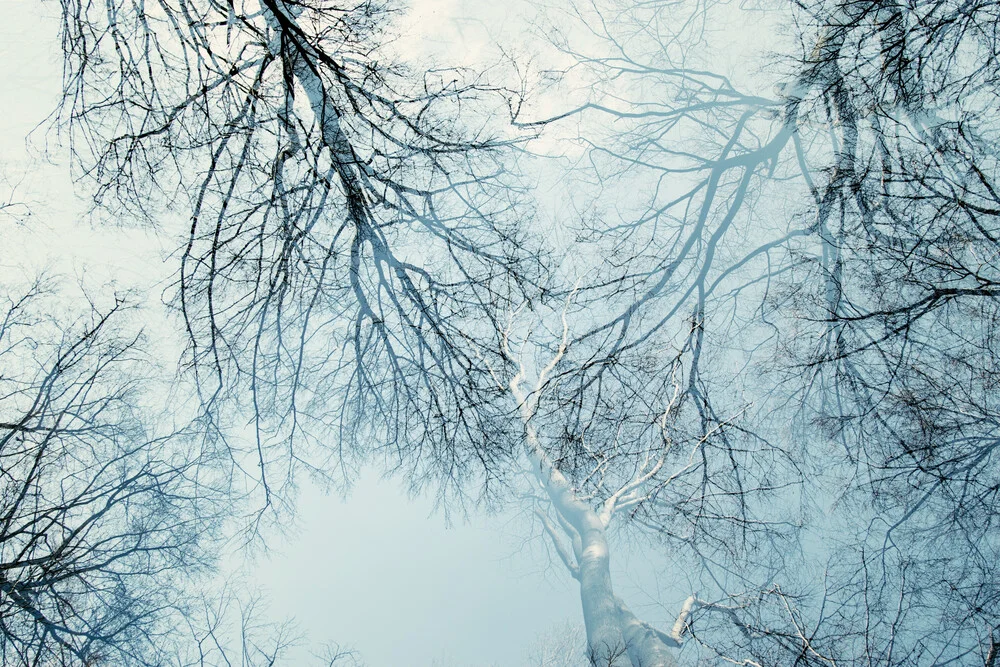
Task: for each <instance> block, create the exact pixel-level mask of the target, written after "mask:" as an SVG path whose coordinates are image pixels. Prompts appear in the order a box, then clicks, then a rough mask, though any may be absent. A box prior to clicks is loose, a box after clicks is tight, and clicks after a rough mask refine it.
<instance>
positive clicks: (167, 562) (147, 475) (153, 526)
mask: <svg viewBox="0 0 1000 667" xmlns="http://www.w3.org/2000/svg"><path fill="white" fill-rule="evenodd" d="M50 287H51V285H49V284H47V283H46V282H44V281H42V282H36V283H34V284H33V285H31V286H30V287H28V288H27V289H26V290H24V291H23V292H21V293H20V294H8V295H5V302H6V303H5V305H4V308H3V312H2V315H0V411H2V415H0V498H2V499H3V501H2V503H0V655H2V661H3V663H4V664H5V665H38V664H46V665H48V664H52V665H98V664H162V661H163V660H165V659H168V656H169V655H170V653H169V647H167V646H164V640H165V638H166V637H168V636H169V635H170V634H171V633H170V630H169V626H168V624H167V621H168V618H170V617H173V616H175V615H176V614H177V613H178V610H180V609H181V608H182V605H183V604H184V603H185V602H186V600H184V598H183V594H184V588H183V586H182V585H181V582H183V581H184V579H185V578H186V577H190V576H193V575H196V574H197V573H198V572H200V571H202V570H204V568H205V567H206V566H207V565H208V563H209V560H208V554H207V552H206V551H205V549H204V548H203V547H204V545H205V542H206V541H207V540H208V536H209V535H210V528H211V522H212V519H211V515H210V510H211V509H212V508H211V489H210V488H208V487H205V488H202V487H201V485H200V483H199V482H198V480H197V477H196V474H197V471H198V466H199V458H198V456H197V452H196V450H194V449H193V447H191V444H192V443H191V441H190V440H188V441H187V442H185V441H184V439H183V438H179V437H177V436H176V434H173V433H169V432H162V433H157V431H156V429H155V426H154V425H153V424H152V423H151V422H150V421H149V420H148V418H147V416H146V415H144V414H143V413H142V407H141V406H142V404H143V402H144V401H145V399H144V398H143V397H142V394H143V388H142V387H141V386H140V384H139V382H138V378H139V377H140V376H139V374H138V373H137V366H138V365H139V364H142V363H144V360H143V355H142V352H141V350H140V348H139V347H138V346H137V343H138V341H139V338H138V337H136V336H135V335H131V336H130V335H129V334H127V333H124V332H125V331H127V330H128V328H127V327H122V325H123V324H124V322H125V321H126V320H125V316H124V315H123V311H124V310H125V306H124V305H123V303H122V302H121V301H116V302H115V303H114V304H113V305H111V306H109V307H108V308H106V309H103V310H102V309H99V308H98V307H96V306H95V307H94V309H93V310H92V311H91V312H90V313H89V314H87V315H85V316H84V317H82V318H79V319H76V320H75V321H67V320H66V319H64V318H63V317H61V316H60V314H57V313H53V312H52V311H54V310H57V308H55V307H54V306H55V303H56V302H57V297H56V294H55V292H53V291H50ZM46 311H49V312H46ZM147 366H148V362H147ZM206 531H208V532H206Z"/></svg>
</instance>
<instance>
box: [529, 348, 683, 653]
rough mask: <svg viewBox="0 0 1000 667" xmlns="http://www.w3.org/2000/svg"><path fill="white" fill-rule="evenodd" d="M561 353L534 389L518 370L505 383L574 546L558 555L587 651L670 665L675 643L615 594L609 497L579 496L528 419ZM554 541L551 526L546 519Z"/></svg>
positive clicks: (532, 458)
mask: <svg viewBox="0 0 1000 667" xmlns="http://www.w3.org/2000/svg"><path fill="white" fill-rule="evenodd" d="M561 352H562V350H560V354H559V355H557V356H556V358H555V359H554V360H553V362H552V363H551V364H550V365H549V367H547V368H546V369H545V370H544V371H543V372H542V373H541V375H540V377H539V381H538V384H537V386H536V388H535V392H533V393H532V394H530V395H528V394H525V392H524V391H523V390H522V389H521V384H520V383H521V381H522V380H523V368H522V373H521V374H519V375H518V376H517V377H515V378H514V380H513V381H512V382H511V384H510V389H511V392H512V394H513V395H514V397H515V398H516V399H517V401H518V404H519V406H520V409H521V417H522V419H523V420H524V427H525V439H524V443H525V453H526V454H527V456H528V460H529V462H530V465H531V469H532V473H533V474H534V476H535V478H536V479H537V480H538V482H539V485H540V486H541V487H542V488H543V489H544V491H545V494H546V495H547V496H548V499H549V501H550V502H551V503H552V507H553V509H554V510H555V512H556V515H557V516H558V518H559V522H560V524H561V525H562V528H563V532H564V533H565V534H566V535H567V536H568V537H569V538H570V541H571V542H572V544H573V549H572V551H573V553H572V556H571V555H570V554H569V553H568V551H567V550H565V549H564V548H561V547H559V546H558V545H557V548H558V549H559V551H560V557H561V558H562V559H563V562H564V563H565V565H566V567H567V568H569V570H570V572H571V573H572V575H573V577H575V578H576V579H577V580H578V581H579V582H580V603H581V606H582V607H583V620H584V625H585V627H586V630H587V653H588V657H589V659H590V661H591V663H592V664H593V665H594V666H595V667H628V666H630V665H631V667H675V665H676V662H675V661H674V659H673V656H672V655H671V653H670V651H669V649H668V646H677V645H678V642H676V641H674V640H673V639H672V638H671V637H670V636H668V635H665V634H664V633H661V632H659V631H657V630H655V629H654V628H653V627H652V626H650V625H649V624H647V623H644V622H642V621H640V620H639V619H637V618H636V617H635V615H634V614H632V612H631V611H629V609H628V607H626V606H625V603H624V602H622V600H621V599H620V598H618V597H617V596H616V595H615V591H614V586H613V585H612V582H611V549H610V546H609V544H608V537H607V527H608V523H609V522H610V519H611V516H612V514H613V512H614V500H613V499H610V500H609V501H608V502H606V503H605V504H604V506H603V507H602V508H601V510H600V511H598V510H595V509H594V508H593V507H591V505H590V504H589V502H587V501H586V500H584V499H581V498H580V496H579V495H578V494H577V492H576V490H575V489H574V488H573V486H572V484H571V483H570V480H569V479H568V478H567V477H566V476H565V475H564V474H563V472H562V471H561V470H560V469H559V467H558V466H557V465H556V464H555V463H554V462H553V461H552V459H551V458H549V456H548V454H547V453H546V452H545V449H544V448H543V447H542V444H541V442H540V441H539V438H538V433H537V432H536V430H535V426H534V424H533V423H532V418H533V417H534V414H535V410H536V408H537V398H538V391H539V390H540V389H541V387H542V383H543V382H544V379H545V375H546V373H547V372H548V371H549V370H551V368H552V367H553V366H554V365H555V363H556V362H558V360H559V356H561ZM547 530H548V531H549V532H550V535H551V536H552V538H553V539H554V540H555V539H557V538H556V535H555V530H554V527H553V526H551V525H550V524H549V523H548V522H547Z"/></svg>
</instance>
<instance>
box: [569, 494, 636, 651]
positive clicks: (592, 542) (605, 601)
mask: <svg viewBox="0 0 1000 667" xmlns="http://www.w3.org/2000/svg"><path fill="white" fill-rule="evenodd" d="M587 515H589V516H587ZM578 523H579V524H580V525H578V526H574V527H575V528H576V529H577V531H578V532H579V534H580V554H579V557H578V566H579V579H580V603H581V605H582V606H583V622H584V625H585V627H586V629H587V653H588V656H589V657H590V659H591V661H592V662H593V664H595V665H600V666H601V667H604V666H605V665H628V664H629V663H630V660H629V659H628V657H626V656H627V653H626V649H627V647H626V642H625V636H624V634H623V633H622V626H621V614H620V613H619V610H618V599H617V598H616V597H615V592H614V588H613V586H612V584H611V551H610V548H609V547H608V540H607V535H606V534H605V530H604V526H603V525H601V521H600V518H599V517H598V516H597V515H596V514H595V513H594V512H592V511H591V512H586V513H585V515H584V516H582V517H580V518H579V521H578Z"/></svg>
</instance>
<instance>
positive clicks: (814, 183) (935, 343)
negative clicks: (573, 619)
mask: <svg viewBox="0 0 1000 667" xmlns="http://www.w3.org/2000/svg"><path fill="white" fill-rule="evenodd" d="M766 9H767V10H768V11H770V12H780V13H784V15H785V16H786V17H787V23H788V24H792V25H796V26H797V29H796V30H797V31H796V32H795V33H794V37H795V38H796V39H797V40H798V41H799V47H800V49H801V54H800V55H799V56H795V55H793V54H792V53H783V54H779V55H778V56H772V61H775V62H777V63H778V64H777V65H776V66H775V67H774V69H775V71H778V72H782V74H780V75H779V76H778V77H774V76H770V77H761V76H758V77H756V80H755V79H754V78H753V77H746V76H744V77H743V78H744V81H743V83H742V84H741V85H737V84H736V83H734V82H733V80H732V79H731V78H730V77H727V76H723V75H722V74H716V73H714V71H713V66H712V62H711V60H712V58H713V57H714V54H716V53H718V52H719V51H718V50H713V48H711V45H710V42H711V39H712V35H711V30H709V29H708V26H711V25H712V24H713V22H719V23H721V22H722V21H724V20H727V19H728V20H732V16H731V15H730V16H727V12H728V11H729V10H728V9H727V8H725V7H722V6H719V5H715V6H713V5H707V6H706V5H701V4H699V5H697V6H695V5H694V4H692V5H690V6H684V5H674V4H668V3H656V2H653V3H609V5H601V6H598V5H596V3H595V4H594V5H591V6H590V7H589V8H587V7H586V6H584V7H583V8H580V9H578V10H577V11H576V13H577V14H578V16H580V17H582V18H584V20H585V25H587V26H588V27H589V30H590V32H591V36H592V37H593V36H596V37H598V38H599V40H600V43H601V46H600V47H599V48H592V49H590V50H587V51H584V50H581V49H575V48H571V46H570V44H571V42H569V41H565V40H562V39H561V38H559V37H558V36H557V44H559V45H560V46H562V48H563V49H564V50H566V51H568V52H571V53H572V55H573V56H574V57H575V58H576V60H577V62H578V63H579V64H578V65H577V69H580V68H585V69H588V70H589V71H590V72H592V73H593V74H592V75H593V77H594V81H595V82H596V84H595V86H594V87H592V88H590V89H589V90H591V94H592V95H593V97H592V98H591V99H589V100H586V101H585V102H584V103H583V104H582V105H580V106H579V107H576V108H574V109H571V110H569V111H567V112H566V114H564V115H560V116H558V117H556V118H552V119H548V120H545V121H542V123H553V122H559V121H560V120H561V119H562V118H565V117H567V116H570V117H573V118H574V119H576V122H577V123H579V122H580V120H579V119H580V118H584V119H585V118H588V117H596V118H598V119H608V120H610V121H611V123H612V124H613V125H612V127H613V128H614V131H611V132H607V131H603V132H602V128H603V127H607V123H600V122H597V123H594V126H593V127H594V128H595V129H594V130H592V131H589V132H588V131H586V130H585V131H584V133H583V134H582V135H581V142H582V143H583V145H584V146H585V148H586V150H587V151H588V153H589V156H590V165H592V166H593V170H592V171H591V172H589V174H588V175H587V176H586V177H587V178H589V179H591V180H592V182H593V183H594V184H595V185H596V186H597V187H599V188H601V189H602V195H603V194H604V192H606V191H608V190H610V191H612V192H615V191H616V188H615V186H614V185H613V183H617V182H622V181H625V180H626V179H627V180H628V182H629V186H628V187H629V189H628V190H622V191H623V192H626V193H627V194H626V196H625V197H623V198H622V199H621V200H613V201H615V203H616V204H618V205H612V206H608V207H607V208H605V209H598V213H597V214H596V215H593V216H591V217H590V218H589V220H587V224H588V227H589V228H590V230H592V233H593V236H592V238H593V239H594V243H595V245H596V246H597V247H598V248H600V251H599V252H600V256H603V257H605V258H607V264H606V266H607V267H608V268H607V269H606V270H605V272H604V273H603V274H601V276H600V280H598V281H594V285H593V286H589V287H587V288H585V289H583V290H581V293H583V294H584V296H583V297H582V298H583V299H586V302H587V303H588V304H589V305H590V306H591V308H597V307H598V306H600V307H601V308H607V306H608V305H611V307H612V317H611V318H605V319H603V321H602V319H601V316H597V317H593V316H592V315H590V314H588V315H590V317H591V319H592V320H596V321H597V324H596V325H594V326H593V327H591V328H589V329H588V328H586V327H584V331H585V333H584V334H582V335H580V336H578V337H577V338H574V339H572V340H569V341H568V348H569V349H570V350H572V349H573V348H574V346H576V347H577V348H578V349H579V348H580V347H583V349H584V350H585V354H581V355H580V356H579V357H578V358H579V361H578V363H577V364H576V365H575V367H574V370H573V371H572V374H573V375H575V376H576V377H577V378H579V379H578V380H577V387H578V388H579V390H580V391H585V392H603V393H604V395H605V396H606V397H609V396H612V395H614V394H613V393H610V392H607V390H606V388H605V387H604V386H602V385H603V384H604V383H605V382H606V381H607V380H608V378H609V377H613V373H610V372H609V370H608V369H612V368H615V367H616V366H620V364H621V361H622V359H623V357H627V355H628V354H630V353H632V354H635V355H636V357H638V355H639V350H642V349H645V350H647V354H648V350H650V349H662V348H663V347H665V345H664V341H666V342H673V346H674V349H681V350H682V349H685V344H686V345H687V346H688V349H690V350H691V355H690V357H689V358H688V361H687V362H686V364H685V366H686V367H685V376H686V378H687V379H688V380H689V381H686V382H683V383H682V386H683V389H684V395H685V396H687V397H688V398H689V399H690V400H691V403H692V404H693V405H695V406H697V408H698V412H699V413H700V415H701V417H702V419H704V420H705V423H706V424H712V425H719V424H723V425H724V424H725V423H727V420H726V419H725V418H720V415H724V414H725V412H723V410H722V409H721V408H720V402H721V401H725V400H726V398H727V397H729V399H730V400H729V404H730V405H732V407H733V408H739V406H738V404H737V405H733V404H732V402H731V397H732V396H733V393H734V392H733V389H734V388H735V389H737V391H742V392H747V393H749V394H750V395H751V396H752V397H753V399H752V403H755V404H756V406H755V408H754V410H752V413H748V415H749V417H750V419H749V420H748V422H747V423H746V426H745V428H748V429H749V430H752V432H753V433H754V434H755V437H757V438H760V439H761V441H762V442H773V443H775V444H777V445H778V447H777V449H774V450H773V451H776V452H787V453H789V454H794V458H795V459H798V467H799V470H801V473H798V474H797V473H795V472H794V468H791V467H786V468H785V469H784V470H785V472H788V473H792V474H791V475H784V476H782V477H783V480H784V481H783V482H779V483H780V484H795V483H796V482H798V481H802V480H804V481H805V483H804V484H803V485H802V486H800V487H798V489H799V490H798V491H796V492H795V493H786V494H784V495H781V494H779V495H778V496H776V498H777V499H781V500H783V501H785V502H789V503H794V502H796V501H797V500H801V499H805V500H806V501H807V503H808V505H811V506H812V507H814V508H815V510H814V511H818V512H821V513H826V514H827V515H828V516H825V517H823V516H818V517H817V516H815V515H814V520H813V524H812V526H810V528H809V531H808V533H806V534H805V536H808V539H806V537H805V536H804V537H803V538H802V542H801V547H800V549H792V550H790V552H789V553H788V554H787V558H786V557H782V558H774V559H773V560H772V561H771V562H772V563H774V564H775V565H776V566H777V569H772V570H771V572H770V573H767V569H769V568H771V567H772V566H769V568H764V569H762V570H758V574H759V575H763V574H766V575H767V576H759V577H757V582H756V584H757V585H756V586H754V585H750V586H747V584H752V583H753V581H752V580H747V581H744V582H740V583H739V584H738V585H737V586H733V585H732V584H733V583H734V582H733V581H730V582H728V583H726V584H725V585H723V586H721V587H718V588H716V590H715V593H716V595H721V596H722V597H720V598H719V599H718V601H717V602H711V603H708V602H705V601H702V600H697V602H696V603H695V604H693V606H692V611H691V614H690V622H691V623H692V624H695V625H698V626H699V627H700V628H701V629H702V630H701V631H699V632H698V633H695V635H696V636H697V637H698V638H699V641H702V642H705V644H704V645H705V646H707V647H709V650H711V651H715V652H716V655H718V656H720V657H723V658H725V659H727V660H731V661H736V662H741V661H742V662H745V664H769V663H773V662H777V661H780V660H781V659H782V658H780V656H782V655H787V653H788V652H789V651H791V652H792V653H793V654H794V655H795V656H796V658H795V659H796V660H797V661H799V663H801V664H833V663H834V662H838V663H851V664H854V663H858V664H860V663H862V662H864V663H865V664H872V663H876V664H931V663H933V664H939V663H943V662H945V661H949V660H972V659H980V660H984V661H985V660H988V659H989V655H991V650H990V647H991V646H992V641H993V628H995V627H996V614H997V612H998V607H997V594H996V589H995V581H996V580H997V576H996V562H997V558H996V555H997V554H996V534H995V529H994V526H993V520H992V517H993V516H994V515H995V513H996V512H995V509H996V508H995V507H994V503H995V500H996V488H995V487H996V480H995V479H994V478H995V476H996V464H995V463H996V462H995V455H994V453H993V452H994V450H995V443H996V434H995V426H994V424H995V423H996V417H995V415H994V414H993V411H992V408H991V406H992V404H993V402H994V401H993V393H994V384H995V383H994V382H993V380H992V371H991V370H990V369H992V366H993V356H994V354H993V351H994V347H995V341H994V335H993V330H994V326H993V321H994V319H995V314H994V312H993V311H994V308H993V305H994V304H995V297H996V293H995V291H994V289H993V281H994V278H993V277H992V275H991V271H992V270H993V264H994V263H995V262H994V260H995V257H996V249H995V247H994V246H995V241H994V239H993V236H994V230H993V229H992V227H993V222H992V221H993V218H994V216H995V215H996V210H995V208H996V207H995V202H996V199H995V185H994V180H995V172H996V165H995V155H996V153H997V151H996V146H995V145H994V144H995V134H996V132H995V116H996V102H997V95H996V89H995V79H996V74H995V73H996V69H997V68H996V66H995V63H996V53H997V49H996V36H995V29H994V26H995V23H996V21H995V7H994V6H992V5H988V4H986V5H975V6H970V5H961V6H959V5H958V4H954V5H953V4H941V3H933V4H932V3H928V4H926V5H921V4H919V3H917V4H913V3H911V4H908V5H901V4H894V3H880V2H873V3H860V4H859V3H836V2H834V3H815V4H809V5H805V4H802V3H799V4H797V5H795V6H793V7H789V8H782V7H774V6H768V7H767V8H766ZM987 26H988V27H987ZM793 48H794V47H793ZM973 54H975V55H973ZM740 88H750V89H751V90H754V91H755V92H750V93H746V92H742V91H741V90H740ZM767 88H773V89H774V92H771V91H770V90H769V91H768V92H763V90H764V89H767ZM775 93H776V94H775ZM584 127H586V126H584ZM635 184H648V187H645V188H642V187H639V188H636V187H635ZM637 192H638V193H639V194H638V196H637V195H636V193H637ZM605 196H606V195H605ZM636 200H638V202H637V201H636ZM768 200H772V201H774V202H780V206H779V205H773V206H772V205H768V204H769V202H768ZM597 201H598V203H600V199H597ZM621 204H624V205H621ZM789 213H790V214H789ZM596 254H597V253H594V255H596ZM594 255H587V258H588V259H590V258H591V257H593V256H594ZM602 289H603V291H601V290H602ZM586 292H589V294H586ZM617 304H621V305H617ZM615 308H617V310H614V309H615ZM657 341H659V342H657ZM708 360H711V361H708ZM755 361H756V362H758V363H754V362H755ZM789 362H791V363H789ZM733 367H735V368H736V369H739V370H738V372H737V373H736V374H733V373H731V372H729V370H728V369H729V368H733ZM767 369H770V370H771V371H775V370H777V371H778V372H774V373H773V374H763V373H764V371H766V370H767ZM748 371H749V372H748ZM655 375H659V376H660V377H663V376H664V375H665V374H664V372H663V371H660V372H659V373H658V374H654V376H655ZM727 376H728V377H727ZM568 377H569V375H567V378H568ZM776 380H777V382H775V381H776ZM803 380H804V381H803ZM563 381H565V379H564V380H563ZM638 386H643V385H642V383H640V384H639V385H638ZM538 390H539V391H540V390H541V388H540V387H539V389H538ZM647 395H648V396H652V395H655V393H653V392H650V393H648V394H647ZM721 404H722V405H724V404H725V403H724V402H721ZM587 405H599V406H600V407H599V408H597V410H596V411H592V412H589V413H587V414H588V415H589V414H596V413H597V411H607V412H608V413H611V414H614V413H613V408H612V407H611V406H612V405H615V402H612V401H608V400H606V401H604V402H603V403H597V401H596V399H594V403H588V402H587V399H586V398H585V397H583V396H582V395H581V394H579V393H578V394H575V395H574V399H573V400H570V401H565V402H564V403H562V404H561V406H562V407H560V408H559V410H561V411H563V412H565V411H566V410H569V411H573V410H579V407H578V406H587ZM616 407H617V406H616ZM592 410H593V409H592ZM728 412H729V413H730V414H734V413H738V412H740V410H739V409H737V410H733V409H732V408H729V409H728ZM636 414H642V415H645V416H646V419H649V416H650V415H652V414H655V411H654V410H650V409H646V410H644V411H634V410H633V411H630V412H628V413H627V414H618V415H616V416H614V417H610V416H609V420H610V423H612V424H618V425H623V424H627V423H628V417H629V416H631V415H636ZM795 419H798V421H797V422H795V421H793V420H795ZM775 420H780V421H781V422H782V423H783V424H784V425H785V426H786V427H785V428H775V427H773V426H772V425H771V424H772V423H773V422H774V421H775ZM577 423H578V424H588V423H589V421H588V420H587V419H582V420H578V422H577ZM789 424H794V427H792V428H789V427H788V426H787V425H789ZM712 427H714V426H710V427H709V428H712ZM723 430H725V429H723ZM695 432H696V433H697V431H695ZM707 432H708V429H704V428H703V429H702V433H707ZM595 440H596V441H597V443H596V444H593V443H594V441H595ZM608 440H609V438H607V437H605V441H604V442H603V443H601V442H600V439H597V438H591V441H592V444H591V445H590V447H589V449H591V450H592V451H594V452H599V453H600V455H601V456H604V455H605V452H607V451H608V450H609V449H610V450H612V451H613V450H614V449H615V447H613V446H611V445H609V444H608ZM626 440H627V441H631V440H630V439H628V438H626ZM782 443H786V444H782ZM832 443H836V446H837V449H831V448H830V444H832ZM654 460H656V459H655V458H654ZM744 466H745V462H744V463H741V464H739V465H735V466H733V468H732V469H730V470H728V471H714V472H713V473H712V474H711V475H710V476H708V477H707V479H710V480H711V481H712V483H715V484H727V483H733V484H735V483H736V480H737V479H738V476H739V475H740V474H741V472H742V471H744V470H745V468H744ZM638 469H641V468H638ZM800 475H801V476H800ZM761 479H764V477H761ZM577 484H578V483H577ZM767 486H768V485H762V486H761V487H760V488H766V487H767ZM611 488H615V486H612V487H611ZM621 488H625V487H621ZM735 488H741V489H743V490H745V489H746V487H742V486H741V485H737V487H734V489H735ZM751 488H752V487H751ZM771 488H774V487H773V486H772V487H771ZM731 493H733V495H739V493H736V492H734V491H731ZM701 497H712V494H707V495H706V496H701ZM772 497H774V496H772ZM757 507H760V505H758V506H757ZM657 509H659V510H660V511H661V512H666V513H665V514H661V515H660V520H661V521H664V520H666V519H668V518H669V516H670V512H672V511H676V508H672V507H670V506H666V505H661V506H659V507H657ZM729 518H730V520H732V519H736V522H735V525H739V523H740V522H741V521H743V517H742V516H740V515H738V514H737V515H729ZM776 544H777V545H781V544H786V545H787V544H788V543H787V542H777V543H776ZM795 552H799V553H798V554H796V553H795ZM737 556H738V557H737ZM745 558H746V554H742V555H740V554H729V555H728V556H727V558H725V559H724V560H723V562H725V563H726V567H731V566H738V565H740V563H741V561H742V565H743V566H744V567H745V566H746V565H747V563H746V561H745ZM818 566H819V567H820V569H819V570H818V571H817V567H818ZM779 581H780V582H783V583H782V584H781V585H778V586H775V585H774V582H779ZM818 582H823V583H822V585H821V584H819V583H818ZM792 590H795V591H797V592H796V593H791V592H790V591H792ZM738 591H743V592H738ZM699 619H701V620H699ZM713 619H714V621H713ZM715 621H717V622H715ZM709 627H711V628H713V630H714V631H715V634H714V636H712V633H711V632H706V631H705V630H706V629H707V628H709ZM723 637H725V639H723ZM713 642H715V643H714V644H713ZM712 646H714V647H715V648H714V649H713V648H712ZM633 662H634V661H633Z"/></svg>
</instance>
